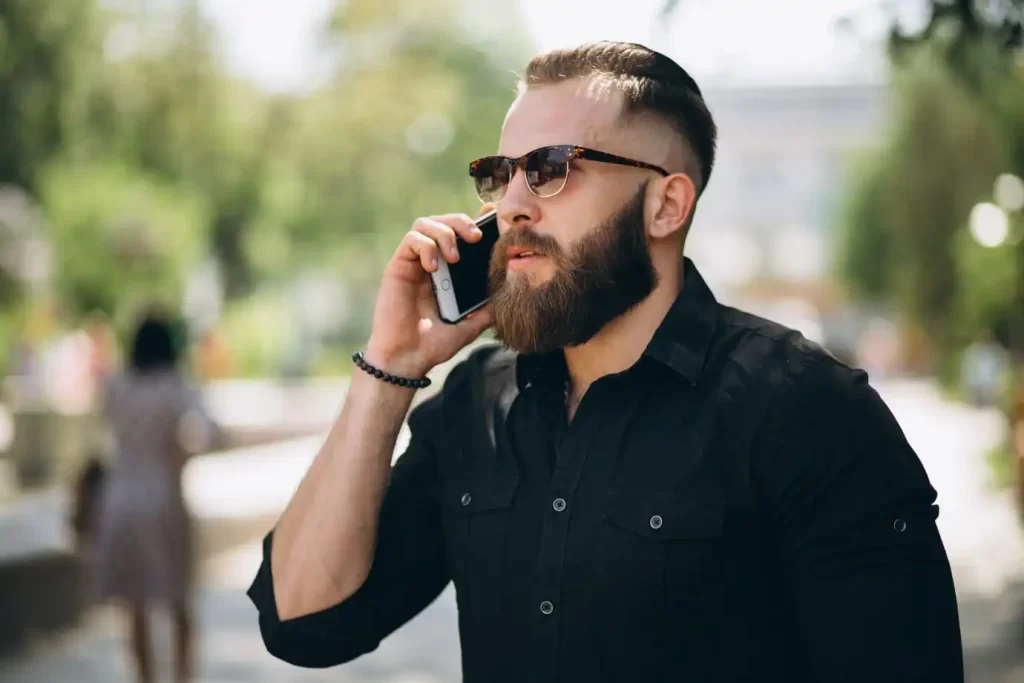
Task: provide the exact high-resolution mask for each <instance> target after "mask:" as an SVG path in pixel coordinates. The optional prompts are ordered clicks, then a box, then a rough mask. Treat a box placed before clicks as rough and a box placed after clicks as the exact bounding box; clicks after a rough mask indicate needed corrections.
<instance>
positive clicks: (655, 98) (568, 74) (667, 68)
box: [520, 41, 718, 194]
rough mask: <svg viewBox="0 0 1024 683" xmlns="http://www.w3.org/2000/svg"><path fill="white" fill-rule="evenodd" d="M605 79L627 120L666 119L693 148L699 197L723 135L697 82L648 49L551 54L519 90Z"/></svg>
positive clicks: (623, 46)
mask: <svg viewBox="0 0 1024 683" xmlns="http://www.w3.org/2000/svg"><path fill="white" fill-rule="evenodd" d="M592 76H599V77H605V78H607V79H608V80H609V82H610V84H611V85H612V86H613V87H614V88H615V89H616V90H618V91H620V92H621V93H622V94H623V97H624V99H625V109H624V111H623V113H624V114H625V115H626V116H633V115H637V114H644V113H652V114H655V115H657V116H660V117H662V118H663V119H665V120H666V121H668V123H670V124H671V125H672V127H673V128H674V129H675V130H676V131H677V132H678V133H679V134H680V135H682V136H683V138H684V139H685V140H686V141H687V142H688V143H689V145H690V148H691V149H692V150H693V153H694V155H695V156H696V157H697V163H698V165H699V167H700V178H694V179H693V180H694V182H695V183H696V184H697V187H698V194H700V193H702V192H703V191H704V188H705V187H707V184H708V179H709V178H710V177H711V169H712V167H713V166H714V163H715V144H716V140H717V137H718V131H717V128H716V127H715V122H714V120H713V119H712V117H711V112H710V111H709V110H708V107H707V105H706V104H705V103H704V97H703V95H701V92H700V88H698V87H697V83H696V82H695V81H694V80H693V78H691V77H690V74H688V73H686V70H685V69H683V67H681V66H679V65H678V64H677V63H675V62H674V61H672V60H671V59H669V58H668V57H666V56H665V55H663V54H661V53H659V52H655V51H654V50H651V49H649V48H647V47H644V46H643V45H638V44H636V43H621V42H611V41H602V42H597V43H586V44H584V45H581V46H579V47H575V48H569V49H560V50H552V51H551V52H546V53H544V54H540V55H537V56H536V57H534V58H533V59H532V60H531V61H530V64H529V65H528V66H527V68H526V75H525V76H524V77H523V79H522V81H521V83H520V87H524V86H525V87H529V86H531V85H546V84H553V83H560V82H562V81H568V80H573V79H576V78H588V77H592Z"/></svg>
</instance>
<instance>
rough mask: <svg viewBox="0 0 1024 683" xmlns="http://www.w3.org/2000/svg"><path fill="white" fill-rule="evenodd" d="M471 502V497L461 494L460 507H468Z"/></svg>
mask: <svg viewBox="0 0 1024 683" xmlns="http://www.w3.org/2000/svg"><path fill="white" fill-rule="evenodd" d="M472 501H473V496H471V495H469V494H468V493H463V494H462V505H463V507H465V506H466V505H469V504H470V503H471V502H472Z"/></svg>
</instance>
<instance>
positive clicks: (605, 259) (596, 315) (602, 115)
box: [490, 81, 657, 353]
mask: <svg viewBox="0 0 1024 683" xmlns="http://www.w3.org/2000/svg"><path fill="white" fill-rule="evenodd" d="M620 109H621V101H620V100H619V98H618V95H617V94H615V93H610V94H602V93H600V92H597V91H595V90H594V89H593V88H589V87H588V84H587V83H586V82H583V81H567V82H564V83H559V84H556V85H546V86H542V87H539V88H531V89H528V90H526V91H525V92H524V93H523V94H522V95H520V97H519V98H518V99H517V100H516V102H515V103H514V104H513V105H512V108H511V109H510V111H509V115H508V118H507V120H506V122H505V127H504V129H503V131H502V138H501V145H500V150H499V154H503V155H507V156H519V155H522V154H525V153H527V152H529V151H531V150H533V149H536V148H538V147H542V146H545V145H559V144H578V145H583V146H586V147H592V148H595V149H600V150H602V151H607V152H611V153H614V154H620V155H623V156H634V157H635V156H636V155H637V150H636V149H635V146H634V145H631V144H630V143H631V140H630V137H629V135H628V134H626V133H625V132H623V130H622V128H621V127H620V126H618V125H617V123H618V117H619V112H620ZM656 162H657V160H655V163H656ZM650 180H651V177H650V173H649V172H645V171H642V170H638V169H633V168H629V167H621V166H616V165H612V164H604V163H600V162H592V161H579V162H576V161H574V162H573V163H572V167H571V169H570V172H569V177H568V179H567V181H566V184H565V187H564V188H563V189H562V191H561V192H559V193H558V194H557V195H554V196H552V197H537V196H535V195H533V194H532V193H531V192H530V190H529V189H528V188H527V186H526V183H525V181H524V179H523V178H522V174H520V173H517V174H516V176H515V177H514V178H513V179H512V182H511V184H510V185H509V187H508V189H507V191H506V193H505V195H504V197H503V198H502V199H501V201H500V202H499V204H498V219H499V220H498V223H499V230H500V232H501V237H500V239H499V241H498V243H497V245H496V246H495V248H494V252H493V256H492V260H491V269H490V286H491V301H492V306H493V311H494V328H495V333H496V335H497V337H498V338H499V339H501V340H502V341H503V342H504V343H505V344H506V345H507V346H508V347H509V348H511V349H513V350H515V351H519V352H522V353H534V352H543V351H549V350H554V349H559V348H564V347H567V346H570V347H571V346H578V345H581V344H583V343H585V342H586V341H588V340H589V339H591V338H592V337H593V336H594V335H595V334H597V333H598V332H599V331H600V330H601V329H602V328H603V327H604V326H605V325H606V324H607V323H608V322H610V321H611V320H613V319H615V318H617V317H618V316H620V315H622V314H623V313H625V312H626V311H628V310H629V309H630V308H632V307H633V306H634V305H636V304H637V303H639V302H640V301H642V300H643V299H645V298H646V297H647V295H648V294H650V292H651V290H652V289H653V288H654V286H655V285H656V283H657V276H656V273H655V270H654V266H653V264H652V262H651V256H650V252H649V248H648V242H647V235H646V229H645V214H644V208H645V201H644V197H645V189H646V185H647V182H648V181H650ZM524 254H525V256H524Z"/></svg>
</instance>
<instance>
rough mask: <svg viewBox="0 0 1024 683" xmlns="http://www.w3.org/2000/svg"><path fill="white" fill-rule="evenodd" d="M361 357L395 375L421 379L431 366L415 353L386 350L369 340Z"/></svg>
mask: <svg viewBox="0 0 1024 683" xmlns="http://www.w3.org/2000/svg"><path fill="white" fill-rule="evenodd" d="M363 358H364V359H365V360H366V362H367V363H369V364H370V365H372V366H373V367H375V368H377V369H379V370H382V371H383V372H386V373H388V374H390V375H394V376H396V377H405V378H408V379H421V378H423V377H426V376H427V373H428V372H430V370H431V368H430V366H429V365H428V364H427V363H424V362H423V360H422V359H421V358H419V357H418V355H417V354H415V353H400V352H393V351H392V352H388V351H387V350H385V349H383V348H381V347H379V346H377V345H375V344H374V343H373V341H372V340H371V341H370V343H368V344H367V345H366V348H365V349H364V350H363Z"/></svg>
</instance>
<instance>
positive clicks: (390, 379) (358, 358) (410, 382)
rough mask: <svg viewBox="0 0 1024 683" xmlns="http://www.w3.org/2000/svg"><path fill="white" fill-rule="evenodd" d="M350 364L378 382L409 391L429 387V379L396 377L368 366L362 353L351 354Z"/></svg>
mask: <svg viewBox="0 0 1024 683" xmlns="http://www.w3.org/2000/svg"><path fill="white" fill-rule="evenodd" d="M352 362H353V363H355V364H356V366H357V367H358V368H359V369H360V370H363V371H364V372H368V373H370V374H371V375H373V376H374V377H376V378H377V379H379V380H383V381H385V382H387V383H389V384H397V385H398V386H400V387H409V388H410V389H425V388H427V387H429V386H430V379H429V378H427V377H396V376H395V375H392V374H390V373H387V372H384V371H383V370H381V369H380V368H375V367H373V366H372V365H370V364H369V363H368V362H367V361H366V358H364V357H363V352H362V351H356V352H355V353H353V354H352Z"/></svg>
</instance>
